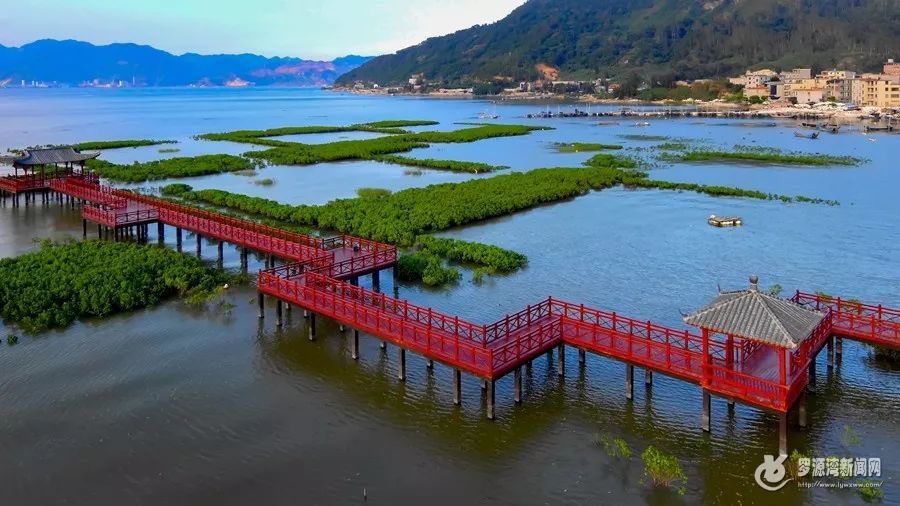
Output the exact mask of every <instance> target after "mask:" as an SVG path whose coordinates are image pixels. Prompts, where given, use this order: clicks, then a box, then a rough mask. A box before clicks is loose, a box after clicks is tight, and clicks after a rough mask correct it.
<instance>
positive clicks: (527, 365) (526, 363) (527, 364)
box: [525, 360, 531, 376]
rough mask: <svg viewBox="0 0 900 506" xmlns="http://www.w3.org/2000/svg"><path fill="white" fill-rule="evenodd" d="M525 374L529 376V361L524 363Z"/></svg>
mask: <svg viewBox="0 0 900 506" xmlns="http://www.w3.org/2000/svg"><path fill="white" fill-rule="evenodd" d="M525 374H527V375H529V376H531V360H529V361H528V362H525Z"/></svg>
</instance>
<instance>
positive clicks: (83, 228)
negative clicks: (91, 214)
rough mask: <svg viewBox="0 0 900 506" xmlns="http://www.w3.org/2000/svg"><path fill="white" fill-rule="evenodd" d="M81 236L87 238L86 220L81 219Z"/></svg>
mask: <svg viewBox="0 0 900 506" xmlns="http://www.w3.org/2000/svg"><path fill="white" fill-rule="evenodd" d="M81 236H82V237H85V238H86V237H87V220H85V219H83V218H82V220H81Z"/></svg>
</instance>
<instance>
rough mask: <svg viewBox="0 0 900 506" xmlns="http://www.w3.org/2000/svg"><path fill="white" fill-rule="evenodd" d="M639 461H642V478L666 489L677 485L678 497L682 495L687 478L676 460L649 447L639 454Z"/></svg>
mask: <svg viewBox="0 0 900 506" xmlns="http://www.w3.org/2000/svg"><path fill="white" fill-rule="evenodd" d="M641 459H643V461H644V476H645V477H648V478H650V480H651V481H652V482H653V484H654V485H656V486H658V487H666V488H668V487H671V486H673V485H678V489H677V491H678V495H684V493H685V492H686V491H687V489H686V488H685V486H686V485H687V476H686V475H685V474H684V470H683V469H682V468H681V464H680V463H679V462H678V459H677V458H675V457H674V456H672V455H666V454H664V453H662V452H660V451H659V450H657V449H656V448H655V447H654V446H652V445H651V446H648V447H647V449H646V450H644V453H642V454H641Z"/></svg>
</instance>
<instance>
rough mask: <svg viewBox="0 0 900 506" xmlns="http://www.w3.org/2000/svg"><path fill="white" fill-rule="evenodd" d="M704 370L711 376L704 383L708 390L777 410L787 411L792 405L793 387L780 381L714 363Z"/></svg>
mask: <svg viewBox="0 0 900 506" xmlns="http://www.w3.org/2000/svg"><path fill="white" fill-rule="evenodd" d="M704 372H705V374H706V375H708V377H709V381H708V382H707V383H706V384H705V385H703V386H704V388H706V389H707V390H711V391H713V392H717V393H719V394H721V395H723V396H725V397H732V398H735V399H741V400H743V401H746V402H749V403H751V404H755V405H757V406H761V407H764V408H770V409H774V410H776V411H786V410H787V409H788V407H789V406H790V404H789V401H788V399H789V393H790V390H791V387H788V386H787V385H782V384H781V383H779V382H778V381H774V380H770V379H765V378H760V377H758V376H754V375H752V374H747V373H744V372H740V371H736V370H734V369H730V368H728V367H724V366H720V365H713V364H709V365H707V367H706V369H705V371H704Z"/></svg>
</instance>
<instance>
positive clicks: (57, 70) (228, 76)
mask: <svg viewBox="0 0 900 506" xmlns="http://www.w3.org/2000/svg"><path fill="white" fill-rule="evenodd" d="M369 59H370V57H365V56H353V55H351V56H346V57H343V58H337V59H335V60H332V61H311V60H302V59H300V58H266V57H264V56H259V55H255V54H234V55H231V54H222V55H199V54H194V53H187V54H183V55H180V56H176V55H173V54H171V53H167V52H165V51H161V50H159V49H155V48H152V47H150V46H142V45H137V44H110V45H107V46H95V45H93V44H90V43H87V42H79V41H74V40H39V41H36V42H32V43H31V44H25V45H24V46H22V47H5V46H2V45H0V85H2V84H6V85H14V86H15V85H19V84H21V82H22V81H25V82H26V83H28V84H30V83H31V82H32V81H36V82H43V83H59V84H65V85H71V86H78V85H82V84H84V83H96V84H101V85H102V84H106V83H112V84H113V85H118V84H119V83H120V82H121V83H122V84H124V85H127V86H132V85H135V86H190V85H197V86H249V85H257V86H270V85H275V86H323V85H330V84H331V83H333V82H334V80H335V79H336V78H337V77H338V76H340V75H341V74H344V73H345V72H348V71H350V70H352V69H354V68H356V67H358V66H360V65H362V64H363V63H365V62H366V61H368V60H369Z"/></svg>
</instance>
